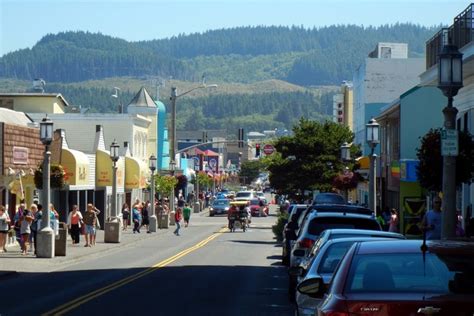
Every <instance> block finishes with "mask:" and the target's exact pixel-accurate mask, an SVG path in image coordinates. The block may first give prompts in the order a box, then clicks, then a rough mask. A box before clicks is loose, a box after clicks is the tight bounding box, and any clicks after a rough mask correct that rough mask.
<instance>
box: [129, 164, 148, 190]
mask: <svg viewBox="0 0 474 316" xmlns="http://www.w3.org/2000/svg"><path fill="white" fill-rule="evenodd" d="M147 170H148V168H147V166H146V164H145V163H144V162H142V161H141V160H139V159H136V158H133V157H125V189H143V188H145V187H146V176H147Z"/></svg>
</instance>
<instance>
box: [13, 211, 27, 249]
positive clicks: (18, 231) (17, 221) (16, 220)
mask: <svg viewBox="0 0 474 316" xmlns="http://www.w3.org/2000/svg"><path fill="white" fill-rule="evenodd" d="M25 208H26V207H25V203H24V202H22V203H20V206H19V207H18V209H17V211H16V213H15V216H13V229H14V230H15V239H16V241H17V242H18V244H20V249H22V250H23V239H22V238H21V216H22V214H23V210H24V209H25Z"/></svg>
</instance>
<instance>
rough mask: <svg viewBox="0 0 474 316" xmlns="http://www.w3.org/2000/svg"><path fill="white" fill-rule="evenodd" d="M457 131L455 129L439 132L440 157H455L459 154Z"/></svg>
mask: <svg viewBox="0 0 474 316" xmlns="http://www.w3.org/2000/svg"><path fill="white" fill-rule="evenodd" d="M458 144H459V141H458V131H457V130H455V129H442V130H441V155H442V156H457V155H458V153H459V145H458Z"/></svg>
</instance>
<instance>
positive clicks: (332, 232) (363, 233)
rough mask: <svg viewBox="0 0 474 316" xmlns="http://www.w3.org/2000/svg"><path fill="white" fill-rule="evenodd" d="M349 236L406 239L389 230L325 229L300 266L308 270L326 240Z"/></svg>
mask: <svg viewBox="0 0 474 316" xmlns="http://www.w3.org/2000/svg"><path fill="white" fill-rule="evenodd" d="M350 237H372V238H377V237H383V238H395V239H406V237H405V236H403V235H402V234H398V233H391V232H386V231H380V230H366V229H341V228H335V229H326V230H325V231H323V233H322V234H321V235H320V236H319V238H318V239H317V240H316V242H315V243H314V245H313V247H312V248H311V250H310V251H309V252H308V253H307V255H306V256H305V257H304V258H303V260H301V263H300V267H302V268H303V269H304V270H308V268H309V266H310V265H311V261H312V260H313V258H314V256H316V255H317V254H318V252H319V249H320V248H321V247H322V246H323V245H324V244H325V243H326V242H327V241H328V240H332V239H337V238H350Z"/></svg>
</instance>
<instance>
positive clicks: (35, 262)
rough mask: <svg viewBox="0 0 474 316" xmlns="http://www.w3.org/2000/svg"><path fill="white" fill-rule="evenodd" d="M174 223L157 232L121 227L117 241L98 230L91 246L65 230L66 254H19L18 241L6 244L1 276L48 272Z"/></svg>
mask: <svg viewBox="0 0 474 316" xmlns="http://www.w3.org/2000/svg"><path fill="white" fill-rule="evenodd" d="M173 229H174V226H170V228H168V229H158V231H157V232H156V233H151V234H147V232H146V230H145V229H141V233H140V234H138V233H137V234H133V233H132V228H129V229H128V230H127V231H125V232H124V231H122V235H121V239H120V243H104V231H103V230H99V231H98V232H97V240H96V245H95V246H94V247H84V245H85V238H84V236H82V235H81V241H80V244H79V245H72V240H71V236H70V235H69V234H68V240H67V249H66V256H64V257H54V258H51V259H47V258H36V256H35V255H34V254H33V253H28V255H26V256H22V255H21V251H20V245H19V244H18V243H16V244H14V245H12V246H10V247H8V248H7V252H6V253H0V279H2V278H3V277H7V276H11V275H14V274H15V273H20V272H31V273H34V272H51V271H54V270H58V269H61V268H64V267H66V266H68V265H70V264H72V263H77V261H78V260H82V259H85V258H88V257H91V256H94V255H98V254H100V255H102V254H105V253H109V252H111V251H114V250H118V249H123V248H125V247H132V246H133V245H135V244H136V243H138V242H139V241H141V240H144V239H150V238H154V237H157V236H160V235H165V234H170V235H171V234H172V232H173Z"/></svg>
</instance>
